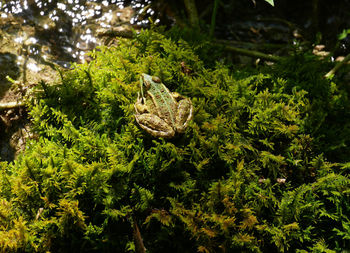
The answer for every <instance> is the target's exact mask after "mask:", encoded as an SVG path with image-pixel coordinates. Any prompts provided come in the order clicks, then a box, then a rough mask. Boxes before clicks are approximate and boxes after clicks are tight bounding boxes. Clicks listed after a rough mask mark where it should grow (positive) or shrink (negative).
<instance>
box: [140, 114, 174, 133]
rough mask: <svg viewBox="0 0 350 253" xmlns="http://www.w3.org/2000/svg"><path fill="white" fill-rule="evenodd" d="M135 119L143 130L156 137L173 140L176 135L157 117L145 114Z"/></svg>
mask: <svg viewBox="0 0 350 253" xmlns="http://www.w3.org/2000/svg"><path fill="white" fill-rule="evenodd" d="M135 119H136V121H137V123H138V124H139V125H140V127H141V128H142V129H144V130H145V131H146V132H148V133H149V134H151V135H152V136H154V137H163V138H172V137H174V135H175V131H174V129H173V128H172V127H171V126H170V125H169V124H168V123H166V122H165V121H164V120H163V119H161V118H159V117H158V116H157V115H154V114H151V113H144V114H139V115H135Z"/></svg>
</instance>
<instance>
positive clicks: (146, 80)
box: [140, 74, 161, 90]
mask: <svg viewBox="0 0 350 253" xmlns="http://www.w3.org/2000/svg"><path fill="white" fill-rule="evenodd" d="M140 81H141V87H142V88H145V89H146V90H148V89H149V88H150V87H151V86H152V85H154V84H156V83H160V82H161V81H160V79H159V77H156V76H151V75H147V74H142V75H141V80H140Z"/></svg>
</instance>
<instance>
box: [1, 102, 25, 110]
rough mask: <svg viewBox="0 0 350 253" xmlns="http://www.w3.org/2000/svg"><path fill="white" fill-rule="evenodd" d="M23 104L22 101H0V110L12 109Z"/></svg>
mask: <svg viewBox="0 0 350 253" xmlns="http://www.w3.org/2000/svg"><path fill="white" fill-rule="evenodd" d="M21 106H24V104H23V103H22V102H7V103H0V111H2V110H6V109H13V108H18V107H21Z"/></svg>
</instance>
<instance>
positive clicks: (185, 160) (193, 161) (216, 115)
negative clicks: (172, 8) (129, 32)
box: [0, 30, 350, 252]
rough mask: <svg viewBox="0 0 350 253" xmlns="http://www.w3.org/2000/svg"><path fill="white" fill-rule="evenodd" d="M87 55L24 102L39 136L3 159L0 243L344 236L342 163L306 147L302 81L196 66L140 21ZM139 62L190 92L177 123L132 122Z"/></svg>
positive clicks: (280, 245)
mask: <svg viewBox="0 0 350 253" xmlns="http://www.w3.org/2000/svg"><path fill="white" fill-rule="evenodd" d="M92 58H93V60H92V61H91V62H90V63H89V64H82V65H76V66H75V67H74V69H73V70H71V71H68V72H66V73H61V75H62V81H61V82H60V83H56V84H53V85H48V84H45V83H41V84H40V85H38V86H37V87H36V94H37V95H36V97H35V98H33V99H32V100H31V101H28V103H29V108H30V109H29V110H30V115H31V116H32V119H33V129H34V130H35V131H36V133H37V135H38V136H39V137H38V140H36V141H33V142H32V143H31V144H30V145H29V147H28V149H27V150H26V152H25V153H24V154H23V155H21V156H20V157H19V158H18V159H17V160H16V161H15V162H14V163H11V164H7V163H3V164H2V166H1V168H2V173H1V176H0V197H1V199H0V201H1V206H0V248H1V250H2V251H6V252H8V251H30V252H32V251H40V252H44V251H53V252H112V251H113V252H128V251H135V249H138V248H139V247H140V244H141V237H142V239H143V243H144V246H145V247H146V248H147V250H148V251H149V252H164V251H171V252H196V251H199V252H232V251H234V250H236V251H237V252H238V251H239V252H242V251H246V252H249V251H256V252H274V251H275V252H276V251H292V252H295V251H297V250H299V252H302V251H303V250H304V252H305V250H307V251H312V250H314V251H315V252H322V250H323V251H326V250H330V249H333V250H339V249H342V248H343V249H345V248H349V247H350V238H349V228H350V221H349V217H348V216H347V213H350V210H349V209H350V206H349V203H350V202H349V200H350V199H349V189H350V180H349V178H348V177H347V175H346V174H347V173H346V171H347V167H346V166H343V167H341V166H339V165H335V164H331V163H328V162H326V161H325V159H324V158H323V156H322V155H321V154H318V153H315V152H314V148H313V139H312V138H311V137H310V135H308V133H307V132H306V131H305V129H304V127H303V126H304V125H305V119H306V117H305V115H306V110H307V108H308V106H309V100H308V98H307V97H306V96H305V92H304V91H303V90H300V91H297V90H296V89H292V90H288V91H287V90H285V89H286V87H287V86H286V81H285V80H283V79H280V78H273V77H271V76H269V75H264V74H256V75H251V76H249V77H246V78H242V77H241V78H238V77H237V76H244V75H245V74H241V73H238V72H234V71H231V70H230V69H228V68H227V67H225V66H223V65H221V64H217V65H216V66H215V67H213V68H205V67H204V63H203V62H202V61H201V60H200V58H199V57H198V56H197V55H196V54H195V53H194V52H193V50H192V49H191V47H190V46H189V45H188V44H187V43H186V42H184V41H181V40H177V41H172V40H170V39H168V38H166V37H164V36H163V35H161V34H159V33H156V32H154V31H151V30H148V31H143V32H141V33H140V34H139V35H137V36H136V38H135V39H133V40H121V41H120V44H119V45H118V46H116V47H113V48H100V50H98V51H95V52H94V53H93V55H92ZM184 64H185V65H184ZM184 66H186V69H185V70H186V71H184ZM141 73H148V74H152V75H155V76H158V77H160V78H161V80H162V81H163V83H164V84H165V85H167V87H168V88H169V89H170V90H171V91H178V92H179V93H180V94H183V95H185V96H187V97H189V98H191V100H192V103H193V106H194V118H193V120H192V122H191V123H190V125H189V126H188V128H187V130H186V132H185V133H184V134H182V135H178V136H177V137H176V138H174V139H171V140H164V139H156V138H153V137H151V136H150V135H148V134H147V133H146V132H144V131H143V130H142V129H140V128H139V127H138V126H137V124H136V122H135V119H134V116H133V114H134V111H133V110H134V108H133V104H134V102H135V101H136V98H137V92H138V91H139V77H140V74H141ZM138 231H139V232H140V234H139V233H138Z"/></svg>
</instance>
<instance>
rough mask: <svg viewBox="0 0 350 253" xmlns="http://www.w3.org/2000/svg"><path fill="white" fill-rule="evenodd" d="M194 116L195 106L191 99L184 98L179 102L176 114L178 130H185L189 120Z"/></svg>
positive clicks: (181, 131)
mask: <svg viewBox="0 0 350 253" xmlns="http://www.w3.org/2000/svg"><path fill="white" fill-rule="evenodd" d="M192 116H193V106H192V102H191V100H189V99H188V98H184V99H182V100H180V101H179V102H178V108H177V114H176V119H175V120H176V131H177V132H179V133H183V132H185V129H186V127H187V125H188V122H189V121H190V120H191V119H192Z"/></svg>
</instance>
